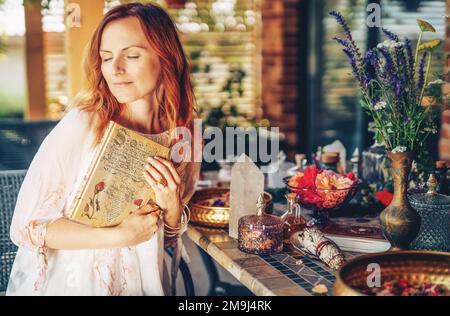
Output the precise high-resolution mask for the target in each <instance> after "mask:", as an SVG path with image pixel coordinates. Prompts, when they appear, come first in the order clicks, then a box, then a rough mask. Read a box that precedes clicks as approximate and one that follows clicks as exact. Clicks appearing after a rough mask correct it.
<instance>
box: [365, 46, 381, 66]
mask: <svg viewBox="0 0 450 316" xmlns="http://www.w3.org/2000/svg"><path fill="white" fill-rule="evenodd" d="M364 61H365V63H366V64H367V63H369V64H370V65H372V66H376V65H377V64H378V62H379V59H378V54H377V53H376V52H375V51H373V50H368V51H367V52H366V54H365V55H364Z"/></svg>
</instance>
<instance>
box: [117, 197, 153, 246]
mask: <svg viewBox="0 0 450 316" xmlns="http://www.w3.org/2000/svg"><path fill="white" fill-rule="evenodd" d="M158 219H159V208H158V207H157V206H156V205H144V206H142V207H140V208H139V209H137V210H136V211H133V212H131V213H130V215H128V216H127V217H125V219H124V220H123V221H122V223H120V224H119V225H118V226H116V228H117V230H118V231H119V234H120V235H121V240H122V241H123V246H124V247H128V246H134V245H137V244H140V243H143V242H144V241H147V240H149V239H150V238H151V237H152V236H153V235H154V234H155V232H156V231H157V230H158Z"/></svg>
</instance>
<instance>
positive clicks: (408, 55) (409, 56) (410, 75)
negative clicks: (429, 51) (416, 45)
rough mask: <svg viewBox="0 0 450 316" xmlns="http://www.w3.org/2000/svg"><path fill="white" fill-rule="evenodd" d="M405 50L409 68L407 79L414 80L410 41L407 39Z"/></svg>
mask: <svg viewBox="0 0 450 316" xmlns="http://www.w3.org/2000/svg"><path fill="white" fill-rule="evenodd" d="M405 48H406V55H407V59H408V66H409V77H410V79H411V80H412V79H413V78H414V57H413V53H412V48H411V41H410V40H409V38H406V39H405Z"/></svg>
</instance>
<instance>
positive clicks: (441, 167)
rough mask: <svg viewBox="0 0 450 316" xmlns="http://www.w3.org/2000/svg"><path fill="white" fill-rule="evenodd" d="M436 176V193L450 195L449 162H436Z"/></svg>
mask: <svg viewBox="0 0 450 316" xmlns="http://www.w3.org/2000/svg"><path fill="white" fill-rule="evenodd" d="M434 174H435V176H436V178H437V186H436V192H437V193H439V194H444V195H449V190H448V183H447V162H446V161H442V160H438V161H436V169H435V171H434Z"/></svg>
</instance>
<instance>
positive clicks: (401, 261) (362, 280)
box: [333, 250, 450, 296]
mask: <svg viewBox="0 0 450 316" xmlns="http://www.w3.org/2000/svg"><path fill="white" fill-rule="evenodd" d="M373 263H376V264H378V265H379V266H380V269H381V271H380V272H381V273H380V277H381V283H383V281H384V280H385V279H391V278H395V277H400V278H404V279H405V280H406V281H408V282H411V283H418V284H422V283H435V284H443V285H446V286H447V287H449V288H450V252H437V251H411V250H405V251H390V252H381V253H377V254H370V255H363V256H358V257H355V258H354V259H352V260H350V261H349V262H347V263H345V264H344V265H343V266H342V268H341V269H340V270H339V272H338V275H337V278H336V282H335V284H334V290H333V294H334V295H338V296H365V294H364V293H363V292H361V291H359V290H358V289H357V288H361V287H366V286H367V278H368V277H369V275H370V274H371V273H373V270H372V269H368V267H369V265H370V264H373ZM367 270H369V271H367Z"/></svg>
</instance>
